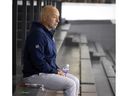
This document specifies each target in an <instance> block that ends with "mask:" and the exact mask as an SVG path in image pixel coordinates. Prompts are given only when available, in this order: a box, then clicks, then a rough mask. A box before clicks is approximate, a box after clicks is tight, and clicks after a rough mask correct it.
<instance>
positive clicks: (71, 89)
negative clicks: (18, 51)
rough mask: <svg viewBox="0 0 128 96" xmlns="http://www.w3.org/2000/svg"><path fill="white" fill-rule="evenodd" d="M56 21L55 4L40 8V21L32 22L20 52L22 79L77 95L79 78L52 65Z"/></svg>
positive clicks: (66, 93)
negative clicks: (21, 57)
mask: <svg viewBox="0 0 128 96" xmlns="http://www.w3.org/2000/svg"><path fill="white" fill-rule="evenodd" d="M58 22H59V11H58V9H57V8H56V7H53V6H51V5H47V6H45V7H43V9H42V12H41V15H40V21H39V22H33V23H32V26H31V30H30V34H29V35H28V36H27V39H26V42H25V47H24V52H23V78H24V81H25V82H27V83H30V84H43V85H44V87H45V88H46V89H50V90H63V91H64V96H78V92H79V80H78V79H77V78H76V77H75V76H74V75H72V74H69V73H67V74H66V76H65V75H64V72H63V71H62V70H60V68H59V67H58V66H57V64H56V45H55V42H54V40H53V30H54V29H55V28H56V27H57V25H58Z"/></svg>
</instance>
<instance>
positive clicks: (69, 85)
mask: <svg viewBox="0 0 128 96" xmlns="http://www.w3.org/2000/svg"><path fill="white" fill-rule="evenodd" d="M66 86H67V87H68V88H70V87H76V83H75V81H73V80H71V79H68V80H67V83H66Z"/></svg>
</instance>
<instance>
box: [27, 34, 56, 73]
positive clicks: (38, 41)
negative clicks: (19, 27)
mask: <svg viewBox="0 0 128 96" xmlns="http://www.w3.org/2000/svg"><path fill="white" fill-rule="evenodd" d="M35 37H36V36H35ZM35 37H34V38H32V39H31V41H30V42H28V51H29V54H30V59H31V61H32V64H33V66H34V67H35V68H36V69H37V70H38V71H39V72H43V73H56V74H57V72H58V71H57V69H55V68H54V67H52V65H51V64H49V63H48V62H47V59H46V56H45V54H44V53H45V50H44V49H45V46H46V42H44V41H45V39H42V37H40V36H38V37H36V38H35Z"/></svg>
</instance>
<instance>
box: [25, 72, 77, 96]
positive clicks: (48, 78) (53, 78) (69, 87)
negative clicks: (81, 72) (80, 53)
mask: <svg viewBox="0 0 128 96" xmlns="http://www.w3.org/2000/svg"><path fill="white" fill-rule="evenodd" d="M24 81H25V82H26V83H31V84H43V85H44V87H45V88H46V89H50V90H63V91H64V96H78V93H79V80H78V79H77V78H76V77H75V76H74V75H72V74H70V73H67V74H66V76H60V75H57V74H46V73H40V74H39V75H37V74H36V75H32V76H30V77H26V78H24Z"/></svg>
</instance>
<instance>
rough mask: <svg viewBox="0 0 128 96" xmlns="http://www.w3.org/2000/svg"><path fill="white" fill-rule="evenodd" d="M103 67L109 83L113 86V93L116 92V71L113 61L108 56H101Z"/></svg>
mask: <svg viewBox="0 0 128 96" xmlns="http://www.w3.org/2000/svg"><path fill="white" fill-rule="evenodd" d="M101 61H102V64H103V68H104V70H105V73H106V76H107V78H108V81H109V84H110V86H111V89H112V91H113V93H114V94H115V72H114V69H113V68H112V64H111V63H112V62H111V61H109V60H108V59H107V58H106V57H102V58H101Z"/></svg>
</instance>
